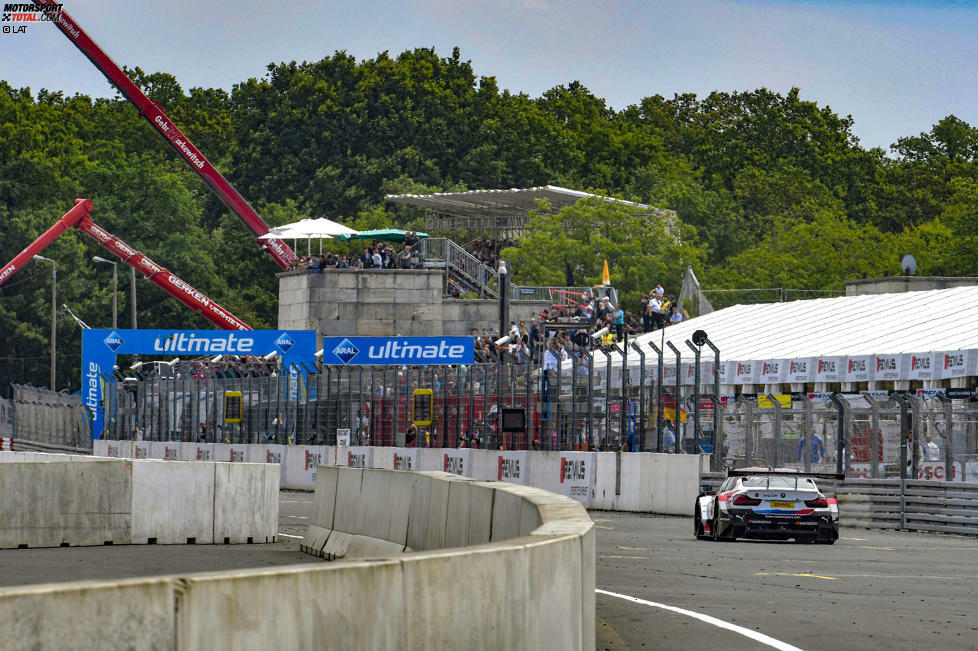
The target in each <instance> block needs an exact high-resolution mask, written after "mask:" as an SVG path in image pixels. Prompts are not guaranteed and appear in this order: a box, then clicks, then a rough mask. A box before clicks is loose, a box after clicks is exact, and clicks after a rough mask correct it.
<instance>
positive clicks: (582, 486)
mask: <svg viewBox="0 0 978 651" xmlns="http://www.w3.org/2000/svg"><path fill="white" fill-rule="evenodd" d="M596 466H597V463H596V461H595V453H594V452H562V453H561V454H560V493H561V494H562V495H566V496H567V497H570V498H573V499H575V500H577V501H578V502H583V503H590V502H591V501H592V500H593V499H594V486H595V482H596V477H597V474H596Z"/></svg>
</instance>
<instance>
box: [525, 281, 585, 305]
mask: <svg viewBox="0 0 978 651" xmlns="http://www.w3.org/2000/svg"><path fill="white" fill-rule="evenodd" d="M589 291H591V288H590V287H553V286H548V287H528V286H524V285H511V286H510V288H509V300H511V301H551V302H553V303H566V302H567V299H577V302H579V303H580V302H583V300H580V298H579V296H578V295H583V294H586V293H587V292H589ZM565 292H566V293H567V294H568V295H569V296H564V293H565Z"/></svg>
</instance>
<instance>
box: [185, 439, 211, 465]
mask: <svg viewBox="0 0 978 651" xmlns="http://www.w3.org/2000/svg"><path fill="white" fill-rule="evenodd" d="M180 460H181V461H214V460H215V459H214V444H213V443H184V444H183V446H181V448H180Z"/></svg>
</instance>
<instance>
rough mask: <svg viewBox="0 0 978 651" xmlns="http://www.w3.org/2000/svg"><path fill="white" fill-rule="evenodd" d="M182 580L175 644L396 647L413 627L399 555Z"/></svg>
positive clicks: (182, 646) (184, 646)
mask: <svg viewBox="0 0 978 651" xmlns="http://www.w3.org/2000/svg"><path fill="white" fill-rule="evenodd" d="M185 581H186V593H185V594H184V597H183V603H182V604H181V608H180V611H179V614H178V621H177V631H178V636H179V637H178V639H177V645H176V646H177V648H178V649H322V648H331V647H338V648H339V647H342V648H346V649H400V648H404V644H405V640H406V639H407V627H408V626H413V625H414V623H413V622H409V621H408V620H407V618H406V616H405V608H404V589H403V583H402V572H401V565H400V562H399V561H372V562H369V563H366V562H356V561H346V562H343V563H335V564H333V563H329V564H325V563H319V564H316V565H297V566H291V567H287V568H274V569H267V570H249V571H245V572H236V573H213V574H204V575H193V576H189V577H186V579H185ZM379 613H383V616H379ZM158 648H168V647H166V646H164V645H161V646H160V647H158Z"/></svg>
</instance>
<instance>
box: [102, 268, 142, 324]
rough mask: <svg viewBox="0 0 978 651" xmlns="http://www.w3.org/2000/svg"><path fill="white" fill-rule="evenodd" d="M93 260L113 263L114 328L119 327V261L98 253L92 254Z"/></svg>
mask: <svg viewBox="0 0 978 651" xmlns="http://www.w3.org/2000/svg"><path fill="white" fill-rule="evenodd" d="M92 260H94V261H95V262H105V263H107V264H110V265H112V329H113V330H115V329H116V328H118V327H119V263H118V262H114V261H112V260H106V259H105V258H103V257H100V256H97V255H96V256H92ZM135 271H136V270H135V269H133V272H135Z"/></svg>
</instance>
